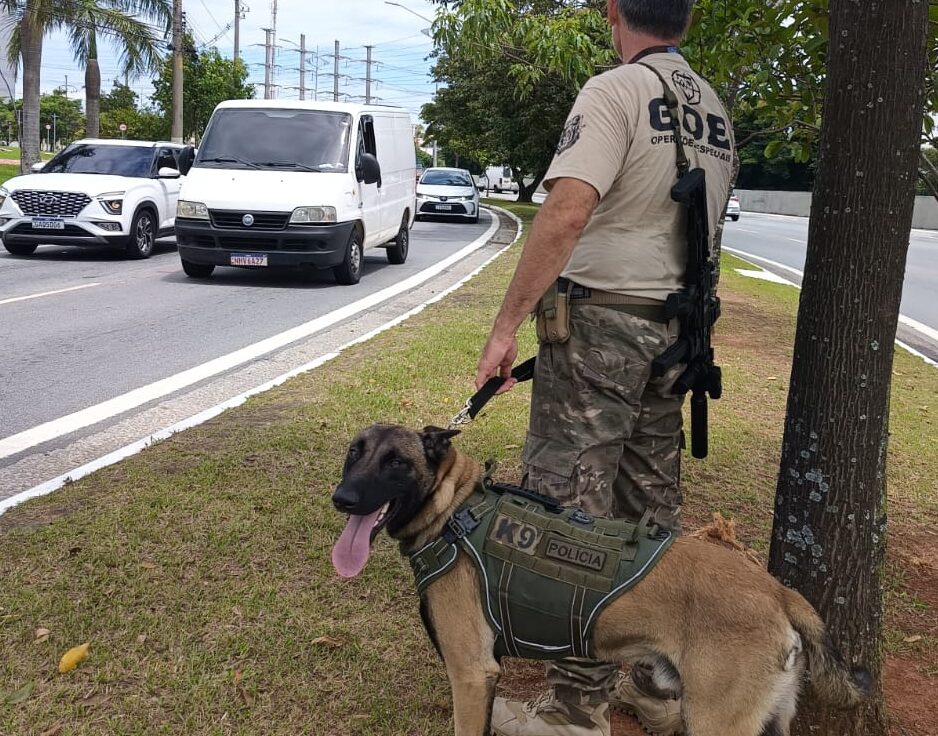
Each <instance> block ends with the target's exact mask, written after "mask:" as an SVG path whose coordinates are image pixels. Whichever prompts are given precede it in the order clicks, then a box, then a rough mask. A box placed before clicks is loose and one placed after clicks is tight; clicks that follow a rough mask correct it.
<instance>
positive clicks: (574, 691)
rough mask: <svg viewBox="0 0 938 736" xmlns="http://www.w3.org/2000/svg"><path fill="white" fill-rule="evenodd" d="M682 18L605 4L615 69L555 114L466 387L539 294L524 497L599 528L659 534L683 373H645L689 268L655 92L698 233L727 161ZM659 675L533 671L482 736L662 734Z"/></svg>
mask: <svg viewBox="0 0 938 736" xmlns="http://www.w3.org/2000/svg"><path fill="white" fill-rule="evenodd" d="M692 10H693V0H609V4H608V19H609V23H610V25H611V26H612V38H613V44H614V46H615V49H616V52H617V53H618V55H619V57H620V58H621V59H622V61H623V62H624V64H623V65H621V66H619V67H617V68H615V69H613V70H611V71H608V72H605V73H603V74H600V75H598V76H596V77H593V78H592V79H590V80H589V82H587V83H586V85H585V86H584V87H583V89H582V90H581V92H580V94H579V96H578V97H577V100H576V103H575V104H574V106H573V109H572V110H571V111H570V115H569V117H568V118H567V123H566V127H565V129H564V131H563V134H562V136H561V139H560V142H559V144H558V146H557V151H556V156H555V158H554V161H553V163H552V165H551V167H550V169H549V171H548V173H547V176H546V177H545V179H544V185H545V187H546V188H547V189H548V190H549V192H550V194H549V196H548V198H547V200H546V202H545V203H544V206H543V207H542V208H541V211H540V212H539V214H538V215H537V217H536V218H535V220H534V224H533V227H532V229H531V233H530V235H529V237H528V240H527V242H526V244H525V246H524V250H523V252H522V255H521V260H520V262H519V264H518V267H517V270H516V271H515V274H514V277H513V279H512V282H511V285H510V286H509V288H508V292H507V294H506V296H505V299H504V303H503V304H502V307H501V310H500V311H499V314H498V316H497V318H496V320H495V324H494V327H493V328H492V331H491V334H490V336H489V339H488V341H487V343H486V345H485V348H484V350H483V352H482V357H481V359H480V360H479V368H478V374H477V376H476V385H477V386H478V387H481V385H482V384H483V383H484V382H485V381H486V380H487V379H488V378H490V377H492V376H493V375H500V376H502V377H503V378H509V374H510V371H511V367H512V364H513V363H514V361H515V359H516V358H517V352H518V347H517V342H516V339H515V334H516V332H517V330H518V328H519V326H520V325H521V324H522V322H524V320H525V318H526V317H527V316H528V314H529V313H531V312H532V311H533V310H535V307H536V305H537V304H538V303H539V301H540V299H541V297H542V295H545V294H547V295H548V297H545V302H542V303H541V304H542V306H543V305H544V304H545V303H547V302H549V306H550V307H551V308H550V309H549V310H546V311H545V310H543V309H542V311H544V312H545V313H544V314H543V315H542V316H543V317H544V318H545V319H546V318H547V317H551V318H552V319H553V320H554V322H555V323H554V324H553V325H552V326H551V330H550V331H549V332H550V334H549V335H544V334H539V338H540V339H541V346H540V350H539V353H538V359H537V368H536V375H535V378H534V387H533V390H532V397H531V418H530V424H529V428H528V435H527V439H526V442H525V447H524V452H523V457H522V460H523V463H524V470H525V484H526V485H527V486H528V487H530V488H532V489H534V490H537V491H539V492H541V493H545V494H547V495H550V496H552V497H554V498H557V499H558V500H560V501H561V502H562V503H564V504H567V505H575V506H579V507H581V508H583V509H585V510H586V511H588V512H590V513H592V514H594V515H597V516H610V517H625V518H629V519H632V520H635V521H637V520H638V519H639V518H640V517H641V515H642V514H643V513H644V511H645V509H646V508H649V509H652V510H653V512H654V515H655V520H656V521H657V523H658V524H659V525H660V526H661V527H663V528H667V529H671V530H674V531H680V506H681V491H680V486H679V483H680V445H681V427H682V415H681V405H682V401H683V399H682V397H680V396H675V395H673V394H672V393H671V387H672V384H673V383H674V381H675V380H676V378H677V377H678V376H679V375H680V373H681V372H682V370H683V366H676V367H675V368H673V369H672V370H671V371H669V372H668V373H667V374H666V375H664V376H663V377H661V378H653V377H652V375H651V362H652V361H653V360H654V359H655V358H656V357H657V356H659V355H660V354H661V353H663V352H664V351H665V350H666V349H667V347H668V346H669V345H671V344H672V343H673V342H674V341H675V340H676V339H677V336H678V329H679V328H678V326H677V323H676V321H675V320H671V321H670V322H669V321H666V319H665V317H664V309H663V303H664V300H665V299H666V297H667V295H668V294H670V293H672V292H676V291H679V290H680V288H681V286H682V278H683V275H684V270H685V265H686V257H687V254H686V240H685V239H684V237H683V224H684V223H683V217H682V210H681V207H680V206H679V205H678V204H677V203H675V202H674V201H672V199H671V197H670V190H671V187H672V186H673V185H674V183H675V182H676V180H677V167H676V159H677V152H676V145H675V141H674V135H675V124H674V123H675V121H674V120H673V119H672V115H671V113H670V112H669V107H668V105H667V104H666V102H665V99H664V86H665V85H667V86H668V87H670V88H671V89H672V90H673V91H674V93H675V94H676V95H677V99H678V102H679V106H680V108H681V114H680V117H681V119H680V121H679V123H680V131H681V135H682V140H683V141H684V144H685V145H684V147H685V149H686V151H687V154H688V156H689V158H690V160H691V166H692V167H701V168H703V169H704V170H705V172H706V178H707V190H708V191H707V195H708V202H709V212H708V216H709V222H710V223H711V230H713V229H714V225H715V224H716V223H718V222H720V220H721V217H722V214H723V207H724V206H725V203H726V200H727V195H728V192H729V187H730V182H731V166H732V159H733V146H734V143H733V134H732V130H731V126H730V122H729V117H728V115H727V114H726V111H725V110H724V108H723V106H722V105H721V103H720V101H719V100H718V98H717V96H716V94H715V93H714V91H713V90H712V89H711V87H710V86H709V85H708V84H707V82H706V81H705V80H703V79H702V78H701V77H699V76H698V75H697V74H696V73H695V72H694V71H693V70H691V68H690V66H689V65H688V63H687V61H686V60H685V59H684V57H683V56H682V55H681V53H680V51H679V50H678V46H679V44H680V41H681V38H682V37H683V35H684V33H685V32H686V30H687V28H688V26H689V24H690V18H691V12H692ZM649 67H651V68H649ZM656 72H657V74H656ZM712 235H713V233H712V232H711V238H712ZM711 242H712V241H711ZM558 277H562V278H561V279H560V280H559V281H558ZM565 304H568V305H569V308H568V309H567V310H565V309H563V307H564V305H565ZM565 311H566V312H567V313H568V314H567V317H564V312H565ZM567 319H568V322H567ZM567 332H569V335H567V334H566V333H567ZM513 383H514V381H513V380H512V379H510V378H509V380H508V381H506V383H505V385H504V386H503V388H502V391H506V390H508V389H510V388H511V386H512V384H513ZM648 615H649V616H654V615H655V614H654V611H649V612H648ZM671 674H673V673H669V672H656V671H654V670H652V669H651V668H650V667H646V666H642V665H639V666H637V667H635V668H633V670H632V672H631V674H630V675H629V676H624V675H622V674H621V673H619V671H618V669H617V668H616V667H615V666H614V665H610V664H606V663H598V662H590V661H584V660H561V661H559V662H556V663H552V664H551V665H549V666H548V671H547V680H548V684H549V685H550V686H551V688H550V690H549V692H547V693H545V694H544V695H542V696H541V697H539V698H537V699H536V700H534V701H532V702H529V703H518V702H513V701H508V700H504V699H502V698H497V699H496V701H495V705H494V708H493V714H492V729H493V733H495V734H497V735H498V736H554V735H555V734H556V736H608V734H609V733H610V725H609V703H610V702H611V703H612V704H613V705H617V706H619V707H621V708H623V709H625V710H627V711H629V712H632V713H634V714H635V715H636V716H637V717H638V718H639V720H640V721H641V722H642V723H643V724H644V725H645V727H646V728H648V729H649V730H650V731H652V732H654V733H657V734H664V735H670V734H678V733H681V731H682V723H681V718H680V701H679V699H678V698H677V697H676V696H678V695H679V691H678V689H677V688H676V687H674V678H673V677H669V675H671ZM678 687H679V686H678Z"/></svg>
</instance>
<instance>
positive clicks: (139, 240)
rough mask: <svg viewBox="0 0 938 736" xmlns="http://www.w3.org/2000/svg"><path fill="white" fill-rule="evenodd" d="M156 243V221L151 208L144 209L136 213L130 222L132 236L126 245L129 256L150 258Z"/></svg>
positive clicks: (125, 250) (125, 249)
mask: <svg viewBox="0 0 938 736" xmlns="http://www.w3.org/2000/svg"><path fill="white" fill-rule="evenodd" d="M155 243H156V221H155V220H154V218H153V213H152V212H151V211H150V210H147V209H144V210H140V211H139V212H137V214H136V215H134V219H133V221H132V222H131V224H130V237H129V238H127V244H126V245H125V246H124V253H125V254H126V255H127V257H128V258H149V257H150V254H151V253H152V252H153V245H154V244H155Z"/></svg>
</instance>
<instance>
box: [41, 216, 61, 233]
mask: <svg viewBox="0 0 938 736" xmlns="http://www.w3.org/2000/svg"><path fill="white" fill-rule="evenodd" d="M64 229H65V220H56V219H50V218H47V217H34V218H33V230H64Z"/></svg>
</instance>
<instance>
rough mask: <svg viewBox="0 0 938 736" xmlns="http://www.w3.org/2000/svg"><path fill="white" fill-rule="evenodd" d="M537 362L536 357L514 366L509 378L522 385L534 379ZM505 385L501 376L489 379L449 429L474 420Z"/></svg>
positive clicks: (467, 402)
mask: <svg viewBox="0 0 938 736" xmlns="http://www.w3.org/2000/svg"><path fill="white" fill-rule="evenodd" d="M536 361H537V358H536V357H533V358H528V359H527V360H526V361H524V363H520V364H519V365H516V366H515V367H514V369H513V370H512V371H511V377H512V378H514V379H515V380H516V381H517V382H518V383H524V382H525V381H530V380H531V379H532V378H534V365H535V363H536ZM504 383H505V379H504V378H502V377H501V376H495V377H494V378H490V379H489V380H488V381H486V382H485V385H483V386H482V388H480V389H479V390H478V391H477V392H476V393H474V394H473V395H472V397H470V398H469V400H468V401H466V404H465V405H464V406H463V408H462V411H460V412H459V414H457V415H456V416H455V417H453V421H451V422H450V425H449V428H450V429H456V427H459V426H462V425H463V424H469V422H471V421H472V420H473V419H475V418H476V415H477V414H478V413H479V412H480V411H482V407H484V406H485V405H486V404H487V403H489V401H490V400H491V398H492V397H493V396H494V395H495V394H496V392H497V391H498V389H500V388H501V387H502V385H503V384H504Z"/></svg>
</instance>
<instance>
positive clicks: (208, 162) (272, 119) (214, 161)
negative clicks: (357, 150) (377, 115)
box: [195, 108, 352, 173]
mask: <svg viewBox="0 0 938 736" xmlns="http://www.w3.org/2000/svg"><path fill="white" fill-rule="evenodd" d="M351 127H352V121H351V117H350V116H349V115H348V114H346V113H340V112H324V111H321V110H290V109H279V110H278V109H261V108H229V109H222V110H218V111H217V112H216V113H215V114H214V115H212V119H211V122H210V123H209V126H208V129H207V130H206V131H205V137H204V138H203V139H202V143H201V145H200V146H199V155H198V157H197V158H196V160H195V166H200V167H206V168H209V167H217V168H225V169H271V170H283V171H289V170H296V171H328V172H342V173H344V172H346V171H348V156H349V144H348V142H349V132H350V130H351Z"/></svg>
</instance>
